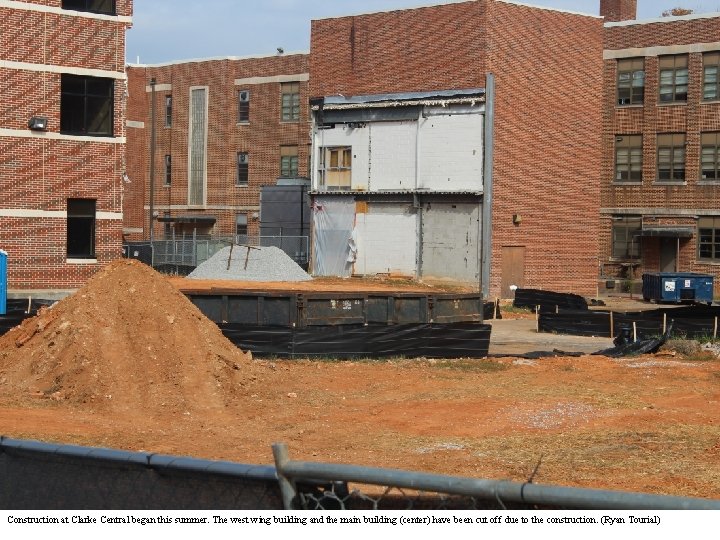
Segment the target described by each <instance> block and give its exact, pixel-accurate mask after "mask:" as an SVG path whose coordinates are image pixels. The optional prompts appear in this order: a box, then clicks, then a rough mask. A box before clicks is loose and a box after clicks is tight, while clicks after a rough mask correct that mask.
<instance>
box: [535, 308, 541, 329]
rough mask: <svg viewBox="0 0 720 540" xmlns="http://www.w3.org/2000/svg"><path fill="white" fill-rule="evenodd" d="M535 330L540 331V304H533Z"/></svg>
mask: <svg viewBox="0 0 720 540" xmlns="http://www.w3.org/2000/svg"><path fill="white" fill-rule="evenodd" d="M535 332H536V333H537V334H539V333H540V306H535Z"/></svg>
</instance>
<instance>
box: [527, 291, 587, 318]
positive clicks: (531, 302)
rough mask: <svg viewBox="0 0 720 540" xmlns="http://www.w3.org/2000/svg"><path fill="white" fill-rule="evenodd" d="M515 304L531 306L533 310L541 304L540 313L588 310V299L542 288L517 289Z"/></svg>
mask: <svg viewBox="0 0 720 540" xmlns="http://www.w3.org/2000/svg"><path fill="white" fill-rule="evenodd" d="M513 306H515V307H520V308H530V309H532V310H533V311H535V310H536V309H537V307H538V306H540V313H547V312H553V313H554V312H555V311H557V310H558V309H574V310H587V309H588V304H587V300H585V298H583V297H582V296H579V295H577V294H571V293H559V292H552V291H542V290H540V289H517V290H516V291H515V300H513Z"/></svg>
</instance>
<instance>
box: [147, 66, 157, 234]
mask: <svg viewBox="0 0 720 540" xmlns="http://www.w3.org/2000/svg"><path fill="white" fill-rule="evenodd" d="M155 84H157V81H156V80H155V77H152V78H151V79H150V205H149V206H150V211H149V215H148V224H149V225H148V226H149V227H150V245H152V242H153V239H154V233H153V229H154V227H153V225H154V223H153V221H154V219H155Z"/></svg>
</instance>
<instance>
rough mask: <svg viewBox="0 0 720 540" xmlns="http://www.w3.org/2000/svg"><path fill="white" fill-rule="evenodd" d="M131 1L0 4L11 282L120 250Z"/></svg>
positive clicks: (0, 128)
mask: <svg viewBox="0 0 720 540" xmlns="http://www.w3.org/2000/svg"><path fill="white" fill-rule="evenodd" d="M131 17H132V0H33V1H32V2H30V1H28V2H24V1H2V2H0V186H1V187H2V190H1V192H2V194H1V195H0V248H2V249H4V250H5V251H7V252H8V280H9V288H11V289H68V288H76V287H78V286H80V285H82V284H83V283H84V282H85V281H86V280H87V278H88V277H90V276H91V275H92V274H93V273H94V272H95V271H97V270H98V269H99V268H100V267H101V266H102V265H103V264H105V263H107V262H109V261H111V260H112V259H114V258H117V257H119V256H120V255H121V240H122V237H121V232H122V226H123V225H122V196H123V189H122V187H123V182H122V179H123V175H124V174H125V110H124V94H125V91H126V75H125V32H126V30H127V29H128V28H129V27H130V25H131V22H132V18H131Z"/></svg>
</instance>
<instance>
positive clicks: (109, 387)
mask: <svg viewBox="0 0 720 540" xmlns="http://www.w3.org/2000/svg"><path fill="white" fill-rule="evenodd" d="M187 281H189V280H187V279H181V278H168V277H166V276H163V275H161V274H158V273H157V272H155V271H154V270H152V269H150V268H149V267H147V266H145V265H143V264H142V263H139V262H137V261H133V260H121V261H116V262H114V263H112V264H110V265H109V266H107V267H106V268H105V269H104V270H102V271H101V272H99V273H98V274H97V275H96V276H94V277H93V278H92V279H91V280H90V281H89V282H88V284H87V285H86V286H85V287H83V288H82V289H80V290H79V291H78V292H77V293H76V294H74V295H72V296H70V297H68V298H66V299H64V300H62V301H60V302H58V303H56V304H54V305H53V306H52V307H50V308H48V307H43V308H40V310H39V312H38V314H37V315H36V316H34V317H31V318H28V319H26V320H25V321H24V322H23V323H22V324H21V325H20V326H18V327H15V328H13V329H11V330H10V331H9V332H7V333H6V334H5V335H4V336H3V337H2V338H1V340H0V351H1V352H0V389H1V392H0V396H1V397H0V406H1V409H0V432H2V433H3V434H4V435H5V436H6V437H12V438H18V439H32V440H40V441H46V442H50V443H62V444H73V445H82V446H89V447H105V448H114V449H120V450H129V451H135V452H151V453H159V454H169V455H180V456H192V457H194V458H201V459H208V460H227V461H233V462H239V463H247V464H258V465H262V464H271V463H272V454H271V450H270V448H271V445H272V444H273V443H276V442H284V443H287V444H288V445H289V448H290V449H291V451H292V454H293V455H295V456H298V457H299V458H300V459H306V460H310V461H326V462H332V463H352V464H357V465H366V466H372V467H389V468H396V469H405V470H413V471H425V472H433V473H439V474H448V475H454V476H464V477H473V478H488V479H502V480H512V481H518V482H523V481H526V480H527V479H528V478H529V477H530V476H531V475H532V477H533V482H535V483H538V484H552V485H560V486H574V487H586V488H595V489H609V490H621V491H635V492H644V493H651V494H665V495H674V496H686V497H700V498H708V499H712V498H720V491H719V488H718V486H719V485H720V478H719V476H718V474H719V473H718V471H720V467H719V466H718V465H719V464H720V444H719V443H718V441H719V440H720V425H719V424H718V419H717V406H718V402H719V401H720V393H719V392H718V384H717V382H718V380H719V378H720V361H718V359H717V358H716V357H715V356H714V355H713V354H711V353H708V352H702V353H701V352H699V351H694V352H688V351H685V352H684V353H681V352H676V351H674V350H670V349H668V350H664V351H660V352H658V353H657V354H653V355H641V356H630V357H622V358H614V359H612V358H608V357H603V356H589V355H574V356H562V355H559V356H558V355H555V356H553V357H544V358H537V359H533V360H530V359H527V358H522V355H521V354H517V353H514V354H513V353H508V355H507V356H504V355H503V354H502V345H498V346H496V347H495V348H496V350H497V351H498V353H496V354H493V355H492V357H491V358H487V357H485V358H472V357H464V358H455V359H452V360H449V359H448V360H442V359H437V358H429V357H428V358H399V357H398V358H386V359H374V358H357V359H352V360H344V361H341V360H337V359H333V358H330V357H328V358H324V359H313V360H307V359H294V360H288V359H287V358H283V357H270V358H253V357H252V355H251V354H248V353H246V352H243V351H241V350H240V349H239V348H237V347H236V346H235V345H233V344H232V343H231V342H230V341H228V339H227V338H225V337H224V336H223V334H222V333H221V332H220V330H219V328H218V326H217V325H216V324H215V323H213V322H211V321H210V320H208V319H207V318H206V317H205V316H204V315H203V314H202V313H201V312H200V311H199V310H198V309H197V308H196V307H195V306H194V305H193V304H192V303H191V302H190V301H189V299H188V298H187V297H186V296H185V295H184V294H182V293H181V292H180V289H182V288H183V287H188V286H192V287H193V288H195V289H198V288H199V287H210V288H212V287H213V286H217V282H208V281H204V280H200V281H198V282H197V283H195V284H190V285H188V283H187ZM248 283H249V282H246V283H242V282H237V283H235V284H234V286H237V287H243V288H244V287H246V286H248ZM288 285H289V284H288V283H280V284H278V283H276V284H275V286H276V287H284V288H287V287H288ZM226 286H227V283H226ZM256 286H257V285H256ZM261 286H262V287H268V286H270V284H268V283H262V284H261ZM362 286H363V287H364V289H365V290H367V289H368V288H369V289H372V288H374V289H375V290H377V291H383V290H387V289H388V288H391V289H392V290H393V291H397V290H398V288H402V286H401V285H399V284H396V283H395V284H387V283H377V284H376V285H375V286H374V287H373V286H372V284H370V285H369V284H368V283H362ZM357 287H358V284H357V283H353V282H348V281H347V280H344V281H343V282H339V281H335V282H326V283H323V284H318V283H315V284H314V288H315V289H316V290H317V289H319V288H323V289H327V290H329V291H340V292H345V293H347V292H348V291H349V290H353V289H355V290H357ZM301 288H302V287H301ZM414 288H415V290H416V291H417V290H418V288H422V286H419V285H416V286H415V287H414ZM425 292H427V288H425ZM508 309H509V310H510V311H508V312H507V313H505V319H503V320H499V321H495V322H497V323H504V324H507V323H509V322H511V320H512V318H513V317H517V319H518V320H519V322H520V323H524V322H527V321H529V322H532V323H533V325H534V323H535V320H534V317H535V316H534V315H533V314H530V313H525V312H519V313H511V311H512V309H510V308H508ZM508 318H511V319H508ZM488 322H489V323H490V324H492V323H493V321H492V320H491V321H488ZM534 332H535V330H534V328H533V329H532V330H529V331H528V332H527V333H526V335H527V336H530V335H531V334H533V333H534ZM499 333H500V335H502V332H499ZM512 333H513V334H515V335H516V336H517V338H518V339H520V340H522V339H524V338H522V337H520V336H519V335H518V332H517V331H515V330H513V331H512ZM556 337H561V336H556ZM574 339H575V340H580V341H582V340H583V339H585V340H590V341H589V342H588V343H586V344H585V347H586V348H587V347H590V349H592V348H593V347H595V348H598V349H599V348H602V347H603V346H605V345H607V344H608V343H610V340H609V339H607V338H603V339H601V340H597V339H595V338H574ZM593 340H594V341H593ZM516 341H517V340H516ZM555 342H556V343H557V340H555ZM576 344H578V342H577V341H576ZM533 346H535V347H537V346H538V345H537V343H535V344H526V345H525V350H526V351H527V350H528V349H527V347H533ZM490 350H491V351H492V350H493V345H491V347H490Z"/></svg>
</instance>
